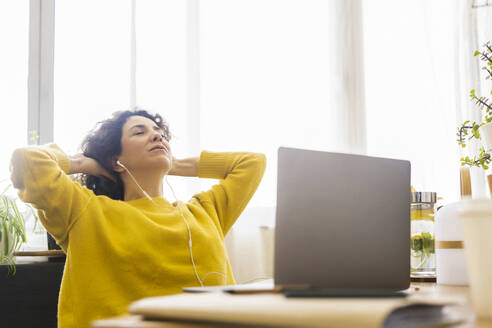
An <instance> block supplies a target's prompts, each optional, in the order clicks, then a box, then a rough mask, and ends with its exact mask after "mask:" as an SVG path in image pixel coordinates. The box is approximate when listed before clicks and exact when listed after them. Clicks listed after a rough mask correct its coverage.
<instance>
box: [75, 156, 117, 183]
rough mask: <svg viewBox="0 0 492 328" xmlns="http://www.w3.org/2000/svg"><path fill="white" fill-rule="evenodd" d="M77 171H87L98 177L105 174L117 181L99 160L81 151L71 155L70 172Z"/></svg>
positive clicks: (86, 172)
mask: <svg viewBox="0 0 492 328" xmlns="http://www.w3.org/2000/svg"><path fill="white" fill-rule="evenodd" d="M76 173H85V174H90V175H93V176H96V177H101V176H103V177H106V178H108V179H110V180H112V181H115V182H116V178H115V177H114V175H113V174H111V173H110V172H109V171H108V170H106V169H105V168H104V167H102V166H101V164H99V162H98V161H96V160H95V159H93V158H90V157H87V156H85V155H84V154H81V153H80V154H76V155H73V156H70V171H69V173H68V174H76Z"/></svg>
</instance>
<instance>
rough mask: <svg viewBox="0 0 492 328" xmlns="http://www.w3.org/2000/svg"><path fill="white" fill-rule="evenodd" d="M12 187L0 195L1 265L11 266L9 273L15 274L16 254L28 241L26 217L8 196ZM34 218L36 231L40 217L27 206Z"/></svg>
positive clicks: (13, 199)
mask: <svg viewBox="0 0 492 328" xmlns="http://www.w3.org/2000/svg"><path fill="white" fill-rule="evenodd" d="M9 188H10V185H9V186H7V187H6V188H5V189H4V190H3V191H2V193H1V194H0V264H8V265H9V273H13V274H15V262H14V259H13V255H14V252H16V251H18V250H19V249H20V247H21V246H22V244H23V243H25V242H26V241H27V238H26V227H25V217H24V215H23V214H22V213H21V212H20V211H19V208H18V206H17V202H16V201H17V199H16V198H12V197H9V196H7V195H6V192H7V190H8V189H9ZM27 206H28V208H29V209H30V212H31V213H32V215H33V217H34V220H35V221H34V230H35V229H36V225H37V223H38V219H39V218H38V216H37V215H36V212H35V211H34V209H33V208H32V207H31V206H30V205H27Z"/></svg>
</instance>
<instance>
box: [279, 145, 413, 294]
mask: <svg viewBox="0 0 492 328" xmlns="http://www.w3.org/2000/svg"><path fill="white" fill-rule="evenodd" d="M274 277H275V284H276V285H281V286H288V285H309V286H310V287H312V288H326V289H387V290H401V289H406V288H408V286H409V284H410V162H409V161H404V160H394V159H386V158H376V157H369V156H362V155H351V154H342V153H329V152H321V151H311V150H302V149H294V148H285V147H280V148H279V150H278V180H277V211H276V232H275V274H274Z"/></svg>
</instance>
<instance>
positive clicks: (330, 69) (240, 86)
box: [200, 0, 366, 283]
mask: <svg viewBox="0 0 492 328" xmlns="http://www.w3.org/2000/svg"><path fill="white" fill-rule="evenodd" d="M219 9H220V10H221V12H227V13H228V15H222V16H217V15H216V13H217V12H219ZM260 9H261V10H260ZM201 10H202V11H201V14H202V16H201V20H202V24H201V28H202V42H201V44H200V47H201V48H200V49H201V51H202V52H201V58H202V61H201V68H202V90H203V92H202V97H203V101H202V107H201V111H200V116H201V117H202V118H203V122H202V131H203V133H202V137H203V138H202V145H203V146H204V147H206V148H210V149H224V150H225V149H231V148H232V149H236V150H241V149H247V150H251V151H260V152H263V153H265V154H266V155H267V158H268V163H267V171H266V173H265V176H264V178H263V181H262V183H261V185H260V187H259V189H258V191H257V193H256V195H255V196H254V198H253V199H252V201H251V202H250V205H248V208H246V210H245V211H244V213H243V214H242V215H241V217H240V218H239V220H238V222H237V223H236V225H235V226H234V227H233V229H232V231H231V233H230V234H229V235H228V237H227V238H226V240H227V246H228V252H229V256H230V260H231V265H232V267H233V271H234V272H235V276H236V280H237V282H243V283H244V282H250V281H254V280H255V279H259V278H265V277H271V276H272V274H273V253H274V249H273V236H274V219H275V199H276V198H275V194H276V170H277V148H278V147H279V146H282V145H284V146H293V147H299V148H308V149H319V150H326V151H340V152H351V153H365V152H366V129H365V127H366V122H365V109H364V98H365V97H364V79H363V77H364V75H363V74H364V69H363V60H364V56H363V54H364V51H363V42H362V33H361V32H362V20H361V15H362V12H361V2H360V1H359V0H351V1H346V0H332V1H261V2H256V1H249V2H244V3H243V2H240V1H230V0H227V1H206V2H204V3H203V6H202V8H201ZM225 26H226V27H227V28H224V27H225ZM225 40H227V42H225ZM306 169H309V168H306ZM212 183H213V182H211V184H212ZM302 196H304V195H300V197H302ZM307 196H308V195H307ZM299 219H300V220H302V218H299Z"/></svg>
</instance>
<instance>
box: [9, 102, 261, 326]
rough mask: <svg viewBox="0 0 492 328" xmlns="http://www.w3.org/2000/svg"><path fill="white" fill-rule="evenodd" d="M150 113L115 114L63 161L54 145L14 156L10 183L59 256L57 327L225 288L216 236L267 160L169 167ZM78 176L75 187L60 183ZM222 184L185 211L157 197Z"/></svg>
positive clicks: (228, 156)
mask: <svg viewBox="0 0 492 328" xmlns="http://www.w3.org/2000/svg"><path fill="white" fill-rule="evenodd" d="M169 139H170V136H169V128H168V126H167V125H166V124H165V122H164V121H163V120H162V118H161V116H159V115H151V114H150V113H148V112H146V111H143V110H139V111H124V112H117V113H115V114H113V117H112V118H110V119H108V120H105V121H103V122H101V123H100V125H99V126H98V127H97V128H96V129H95V130H94V131H93V132H91V134H89V136H88V137H86V139H85V140H84V142H83V144H82V149H83V154H78V155H75V156H72V157H68V156H67V155H65V154H64V153H63V152H62V150H61V149H60V148H58V147H57V146H56V145H53V144H52V145H46V146H40V147H28V148H21V149H17V150H16V151H14V153H13V155H12V163H11V164H12V166H11V167H12V172H11V179H12V181H13V184H14V186H15V187H16V188H17V189H19V196H20V198H21V199H22V200H23V201H25V202H28V203H32V204H33V205H34V206H35V207H36V208H37V209H38V210H39V214H40V219H41V222H42V223H43V225H44V226H45V227H46V229H47V230H48V231H49V232H50V233H51V234H52V235H53V237H54V238H55V240H56V241H57V243H58V244H59V245H60V246H61V248H62V249H63V250H64V251H65V252H66V254H67V259H66V264H65V270H64V273H63V279H62V284H61V289H60V297H59V302H58V326H59V327H60V328H66V327H88V326H89V323H90V321H91V320H94V319H99V318H106V317H111V316H115V315H120V314H123V313H125V312H126V309H127V307H128V305H129V304H130V303H131V302H133V301H135V300H137V299H140V298H143V297H150V296H157V295H166V294H175V293H180V292H181V288H182V287H186V286H200V285H202V286H203V285H209V286H210V285H223V284H234V277H233V275H232V272H231V268H230V265H229V261H228V259H227V256H226V253H225V248H224V236H225V235H226V234H227V232H228V231H229V229H230V228H231V226H232V225H233V224H234V222H235V220H236V219H237V218H238V216H239V215H240V214H241V212H242V211H243V209H244V208H245V207H246V205H247V203H248V202H249V200H250V199H251V197H252V196H253V194H254V192H255V191H256V188H257V187H258V185H259V183H260V181H261V178H262V176H263V173H264V170H265V165H266V164H265V163H266V159H265V156H264V155H262V154H255V153H213V152H207V151H203V152H202V153H201V154H200V157H196V158H188V159H182V160H179V159H175V158H174V157H173V156H172V152H171V148H170V145H169ZM77 173H81V174H82V179H81V181H82V184H83V186H82V185H81V184H79V183H78V182H74V181H73V179H70V178H69V177H68V175H71V174H77ZM167 174H169V175H178V176H198V177H200V178H213V179H221V181H220V183H219V184H217V185H215V186H213V187H212V189H211V190H209V191H205V192H201V193H198V194H196V195H194V196H193V197H192V198H191V199H190V200H189V201H188V202H187V203H184V202H181V201H177V202H174V203H170V202H169V201H168V200H167V199H166V198H165V197H164V188H163V183H162V181H163V178H164V177H165V176H166V175H167Z"/></svg>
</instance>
